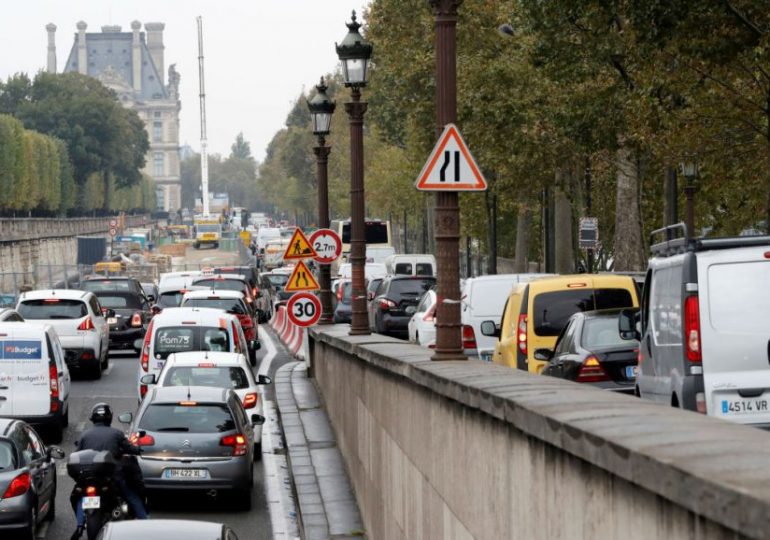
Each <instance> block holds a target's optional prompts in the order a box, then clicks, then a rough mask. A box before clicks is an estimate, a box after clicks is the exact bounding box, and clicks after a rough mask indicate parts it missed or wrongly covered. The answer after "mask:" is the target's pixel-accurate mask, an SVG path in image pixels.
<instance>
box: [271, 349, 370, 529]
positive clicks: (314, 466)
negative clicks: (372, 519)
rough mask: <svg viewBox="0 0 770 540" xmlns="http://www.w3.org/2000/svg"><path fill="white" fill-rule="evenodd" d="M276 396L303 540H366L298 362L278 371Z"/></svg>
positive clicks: (333, 445) (313, 394)
mask: <svg viewBox="0 0 770 540" xmlns="http://www.w3.org/2000/svg"><path fill="white" fill-rule="evenodd" d="M275 393H276V401H277V404H278V412H279V416H280V418H281V425H282V427H283V432H284V436H285V438H286V446H287V448H288V454H287V456H288V461H289V466H290V469H291V475H292V478H293V481H294V486H295V489H296V496H297V500H298V501H299V514H300V527H301V533H302V537H303V538H305V539H307V540H316V539H326V538H340V539H341V538H363V537H365V533H364V530H363V522H362V520H361V513H360V512H359V510H358V505H357V503H356V499H355V495H354V494H353V489H352V487H351V485H350V480H349V479H348V475H347V471H346V470H345V464H344V462H343V459H342V455H341V454H340V451H339V448H337V442H336V440H335V437H334V431H333V430H332V427H331V424H330V423H329V418H328V416H327V414H326V412H325V411H324V409H323V407H322V404H321V400H320V398H319V395H318V392H317V390H316V388H315V386H314V385H313V383H312V381H311V380H310V379H308V378H307V368H306V366H305V364H304V363H303V362H291V363H288V364H286V365H284V366H283V367H281V368H280V369H279V370H278V372H277V373H276V377H275Z"/></svg>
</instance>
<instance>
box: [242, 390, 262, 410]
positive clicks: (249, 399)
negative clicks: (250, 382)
mask: <svg viewBox="0 0 770 540" xmlns="http://www.w3.org/2000/svg"><path fill="white" fill-rule="evenodd" d="M258 399H259V396H258V395H257V393H256V392H251V393H249V394H246V395H245V396H243V408H244V409H253V408H254V407H256V406H257V400H258Z"/></svg>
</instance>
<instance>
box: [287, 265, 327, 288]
mask: <svg viewBox="0 0 770 540" xmlns="http://www.w3.org/2000/svg"><path fill="white" fill-rule="evenodd" d="M320 288H321V287H319V286H318V282H317V281H316V279H315V276H313V272H311V271H310V269H309V268H308V267H307V265H305V263H304V262H302V261H299V262H298V263H297V266H295V267H294V271H293V272H292V273H291V276H290V277H289V281H287V282H286V287H284V289H283V290H284V291H286V292H297V291H317V290H318V289H320Z"/></svg>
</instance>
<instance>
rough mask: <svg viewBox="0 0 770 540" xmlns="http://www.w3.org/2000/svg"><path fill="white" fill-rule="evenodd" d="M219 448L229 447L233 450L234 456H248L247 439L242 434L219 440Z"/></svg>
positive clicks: (226, 436) (227, 436)
mask: <svg viewBox="0 0 770 540" xmlns="http://www.w3.org/2000/svg"><path fill="white" fill-rule="evenodd" d="M219 446H229V447H231V448H232V449H233V455H234V456H245V455H246V449H247V446H246V437H244V436H243V435H241V434H240V433H236V434H235V435H225V436H224V437H222V438H221V439H220V440H219Z"/></svg>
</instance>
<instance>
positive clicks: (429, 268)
mask: <svg viewBox="0 0 770 540" xmlns="http://www.w3.org/2000/svg"><path fill="white" fill-rule="evenodd" d="M414 273H415V274H417V275H418V276H432V275H433V265H432V264H430V263H417V264H416V265H415V272H414Z"/></svg>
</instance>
